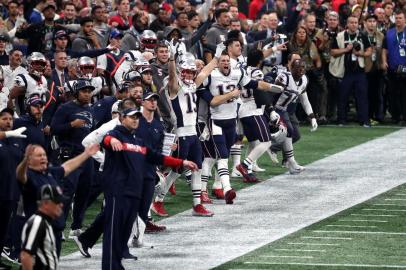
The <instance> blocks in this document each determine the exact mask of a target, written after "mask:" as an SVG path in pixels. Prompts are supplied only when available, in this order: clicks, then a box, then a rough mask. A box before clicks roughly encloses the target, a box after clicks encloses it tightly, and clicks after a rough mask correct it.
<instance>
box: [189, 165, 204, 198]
mask: <svg viewBox="0 0 406 270" xmlns="http://www.w3.org/2000/svg"><path fill="white" fill-rule="evenodd" d="M201 177H202V170H197V171H195V172H192V184H191V188H192V194H193V206H196V205H198V204H200V194H201V193H202V179H201Z"/></svg>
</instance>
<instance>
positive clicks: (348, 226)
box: [326, 224, 377, 228]
mask: <svg viewBox="0 0 406 270" xmlns="http://www.w3.org/2000/svg"><path fill="white" fill-rule="evenodd" d="M326 227H342V228H377V226H368V225H342V224H329V225H326Z"/></svg>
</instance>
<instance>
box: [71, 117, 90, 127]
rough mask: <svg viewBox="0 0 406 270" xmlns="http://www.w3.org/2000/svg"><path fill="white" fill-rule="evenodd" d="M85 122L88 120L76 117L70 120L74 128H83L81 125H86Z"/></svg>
mask: <svg viewBox="0 0 406 270" xmlns="http://www.w3.org/2000/svg"><path fill="white" fill-rule="evenodd" d="M85 124H86V120H83V119H75V120H73V121H72V122H70V125H71V127H73V128H81V127H84V126H85Z"/></svg>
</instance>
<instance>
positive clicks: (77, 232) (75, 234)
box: [68, 229, 83, 239]
mask: <svg viewBox="0 0 406 270" xmlns="http://www.w3.org/2000/svg"><path fill="white" fill-rule="evenodd" d="M82 232H83V231H82V230H81V229H77V230H70V232H69V236H68V239H74V237H79V235H80V234H81V233H82Z"/></svg>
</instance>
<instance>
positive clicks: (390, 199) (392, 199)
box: [385, 199, 406, 201]
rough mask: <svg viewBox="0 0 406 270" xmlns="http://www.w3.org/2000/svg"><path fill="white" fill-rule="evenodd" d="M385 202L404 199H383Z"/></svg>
mask: <svg viewBox="0 0 406 270" xmlns="http://www.w3.org/2000/svg"><path fill="white" fill-rule="evenodd" d="M385 201H406V199H385Z"/></svg>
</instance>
